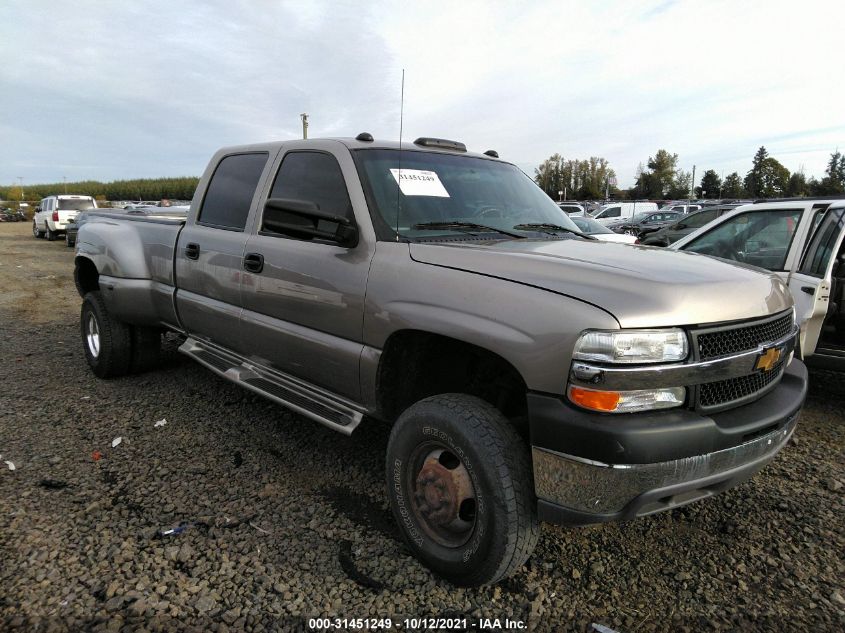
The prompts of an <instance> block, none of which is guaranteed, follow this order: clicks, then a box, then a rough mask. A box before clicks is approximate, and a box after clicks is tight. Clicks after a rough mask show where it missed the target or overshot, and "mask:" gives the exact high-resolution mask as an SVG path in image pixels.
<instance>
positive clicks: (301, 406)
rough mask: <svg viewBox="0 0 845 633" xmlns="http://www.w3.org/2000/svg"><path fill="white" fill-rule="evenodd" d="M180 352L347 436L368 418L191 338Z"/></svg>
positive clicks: (296, 382) (322, 394)
mask: <svg viewBox="0 0 845 633" xmlns="http://www.w3.org/2000/svg"><path fill="white" fill-rule="evenodd" d="M179 351H180V352H182V353H183V354H185V355H186V356H190V357H191V358H193V359H194V360H195V361H197V362H198V363H199V364H200V365H203V366H204V367H206V368H208V369H210V370H211V371H213V372H214V373H215V374H217V375H219V376H223V378H226V379H227V380H230V381H232V382H234V383H235V384H238V385H240V386H242V387H245V388H246V389H249V390H251V391H254V392H255V393H257V394H260V395H262V396H264V397H265V398H268V399H270V400H272V401H273V402H278V403H279V404H281V405H283V406H285V407H287V408H289V409H292V410H294V411H296V412H297V413H300V414H302V415H304V416H305V417H307V418H310V419H312V420H315V421H316V422H319V423H320V424H324V425H326V426H327V427H329V428H330V429H332V430H334V431H338V432H340V433H343V434H344V435H351V434H352V431H354V430H355V428H356V427H357V426H358V425H359V424H360V423H361V420H362V419H363V417H364V414H363V412H362V411H359V410H357V409H355V408H354V407H352V406H351V405H350V404H349V403H346V402H344V401H342V400H340V399H338V398H335V397H332V395H330V394H329V393H327V392H324V391H320V390H318V389H317V388H315V387H313V388H312V387H310V386H309V385H308V384H307V383H304V382H302V381H300V380H297V379H295V378H293V377H290V376H285V375H283V374H281V373H279V372H275V371H270V370H268V369H266V368H263V367H258V366H256V365H253V364H251V363H249V362H247V361H246V360H244V359H243V358H241V357H239V356H237V355H235V354H233V353H231V352H228V351H226V350H223V349H220V348H219V347H216V346H213V345H211V344H209V343H206V342H205V341H197V340H196V339H194V338H191V337H188V339H187V340H186V341H185V342H184V343H182V345H181V346H180V347H179Z"/></svg>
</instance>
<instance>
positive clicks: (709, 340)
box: [697, 313, 792, 360]
mask: <svg viewBox="0 0 845 633" xmlns="http://www.w3.org/2000/svg"><path fill="white" fill-rule="evenodd" d="M791 330H792V313H789V314H785V315H783V316H780V317H778V318H776V319H773V320H771V321H768V322H764V323H756V324H754V325H748V326H745V327H734V328H731V329H725V330H718V331H716V332H707V333H702V334H699V335H698V337H697V339H698V356H699V358H700V359H701V360H709V359H711V358H718V357H719V356H728V355H730V354H738V353H740V352H746V351H748V350H751V349H757V347H758V346H759V345H761V344H763V343H773V342H774V341H779V340H780V339H782V338H783V337H784V336H786V335H787V334H789V332H790V331H791Z"/></svg>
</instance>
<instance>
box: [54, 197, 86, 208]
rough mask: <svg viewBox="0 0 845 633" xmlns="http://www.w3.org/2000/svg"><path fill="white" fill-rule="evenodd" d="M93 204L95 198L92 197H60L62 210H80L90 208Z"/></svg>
mask: <svg viewBox="0 0 845 633" xmlns="http://www.w3.org/2000/svg"><path fill="white" fill-rule="evenodd" d="M93 206H94V200H93V199H91V198H59V210H60V211H78V210H80V209H90V208H91V207H93Z"/></svg>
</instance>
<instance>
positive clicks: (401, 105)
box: [396, 68, 405, 242]
mask: <svg viewBox="0 0 845 633" xmlns="http://www.w3.org/2000/svg"><path fill="white" fill-rule="evenodd" d="M404 115H405V69H404V68H403V69H402V92H401V97H400V98H399V160H398V162H399V177H398V178H397V179H396V241H397V242H398V241H399V209H400V207H401V205H402V124H403V123H404Z"/></svg>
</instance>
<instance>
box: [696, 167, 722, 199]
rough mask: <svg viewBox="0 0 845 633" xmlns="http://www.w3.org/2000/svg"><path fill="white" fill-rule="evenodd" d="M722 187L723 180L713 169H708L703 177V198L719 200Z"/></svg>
mask: <svg viewBox="0 0 845 633" xmlns="http://www.w3.org/2000/svg"><path fill="white" fill-rule="evenodd" d="M721 187H722V179H721V178H719V174H717V173H716V172H715V171H713V170H712V169H708V170H707V171H705V172H704V175H703V176H702V177H701V196H702V197H703V198H710V199H714V198H718V197H719V191H720V189H721Z"/></svg>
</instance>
